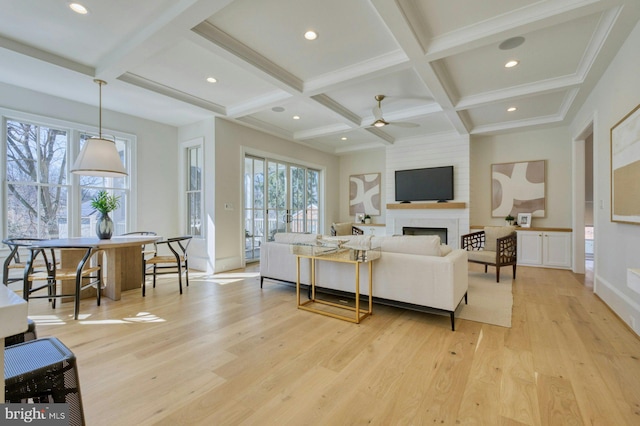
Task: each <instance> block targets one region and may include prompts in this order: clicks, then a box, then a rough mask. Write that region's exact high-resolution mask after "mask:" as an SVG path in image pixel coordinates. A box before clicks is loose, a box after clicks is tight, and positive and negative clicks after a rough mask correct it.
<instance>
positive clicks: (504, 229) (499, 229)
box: [484, 226, 516, 251]
mask: <svg viewBox="0 0 640 426" xmlns="http://www.w3.org/2000/svg"><path fill="white" fill-rule="evenodd" d="M515 230H516V227H515V226H486V227H485V228H484V250H488V251H496V250H497V249H498V247H497V246H496V240H497V239H498V238H502V237H506V236H507V235H509V234H511V233H512V232H513V231H515Z"/></svg>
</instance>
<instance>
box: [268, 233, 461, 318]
mask: <svg viewBox="0 0 640 426" xmlns="http://www.w3.org/2000/svg"><path fill="white" fill-rule="evenodd" d="M332 238H333V241H335V240H336V239H339V241H340V242H341V244H343V245H348V244H349V243H350V242H351V243H352V242H353V241H354V240H355V239H357V241H358V244H368V245H370V246H371V247H379V248H380V250H381V253H380V259H378V260H376V261H375V263H374V265H373V296H374V300H375V302H376V303H383V304H388V305H393V306H399V307H403V308H408V309H416V310H421V311H427V312H429V311H432V310H438V311H445V312H447V313H449V314H450V317H451V328H452V330H454V329H455V322H454V312H455V310H456V308H457V307H458V305H459V304H460V302H461V301H462V299H463V298H464V299H465V302H466V296H467V289H468V263H467V252H466V251H465V250H461V249H456V250H452V249H451V248H450V247H448V246H446V245H441V244H440V237H438V236H433V235H419V236H384V237H371V236H342V237H323V236H321V235H315V234H295V233H278V234H275V236H274V241H272V242H267V243H264V244H263V245H262V246H261V248H260V276H261V277H260V287H263V282H264V280H265V279H271V280H278V281H283V282H287V283H294V284H295V282H296V256H295V255H293V254H292V253H291V248H290V245H291V244H317V243H318V241H319V240H323V241H326V240H331V239H332ZM360 278H361V285H360V292H361V294H362V295H367V296H368V294H369V291H368V290H369V289H368V286H367V285H364V283H367V282H368V279H369V273H368V268H366V267H361V271H360ZM300 281H301V284H305V285H308V284H309V283H310V282H311V268H310V261H308V260H306V259H303V260H302V261H301V262H300ZM354 281H355V268H354V267H353V265H351V264H346V263H337V262H326V261H318V262H317V263H316V286H317V287H318V290H319V291H323V290H324V291H328V292H338V293H343V292H347V293H352V294H353V291H354Z"/></svg>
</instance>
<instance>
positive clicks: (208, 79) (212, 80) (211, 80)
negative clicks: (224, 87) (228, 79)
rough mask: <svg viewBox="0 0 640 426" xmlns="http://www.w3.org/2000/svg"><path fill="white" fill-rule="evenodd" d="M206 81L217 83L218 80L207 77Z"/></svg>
mask: <svg viewBox="0 0 640 426" xmlns="http://www.w3.org/2000/svg"><path fill="white" fill-rule="evenodd" d="M207 81H208V82H209V83H217V82H218V80H216V79H215V78H214V77H207Z"/></svg>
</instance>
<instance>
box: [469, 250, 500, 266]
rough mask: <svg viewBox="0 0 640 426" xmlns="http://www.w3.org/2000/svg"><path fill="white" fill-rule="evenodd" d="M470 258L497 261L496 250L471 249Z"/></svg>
mask: <svg viewBox="0 0 640 426" xmlns="http://www.w3.org/2000/svg"><path fill="white" fill-rule="evenodd" d="M467 256H468V258H469V260H471V261H475V262H484V263H494V264H495V263H496V252H495V251H489V250H469V251H468V252H467Z"/></svg>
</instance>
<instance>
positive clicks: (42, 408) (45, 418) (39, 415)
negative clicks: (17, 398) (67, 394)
mask: <svg viewBox="0 0 640 426" xmlns="http://www.w3.org/2000/svg"><path fill="white" fill-rule="evenodd" d="M1 413H2V414H1V415H0V425H25V424H29V425H42V426H68V425H69V404H3V406H2V410H1Z"/></svg>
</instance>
